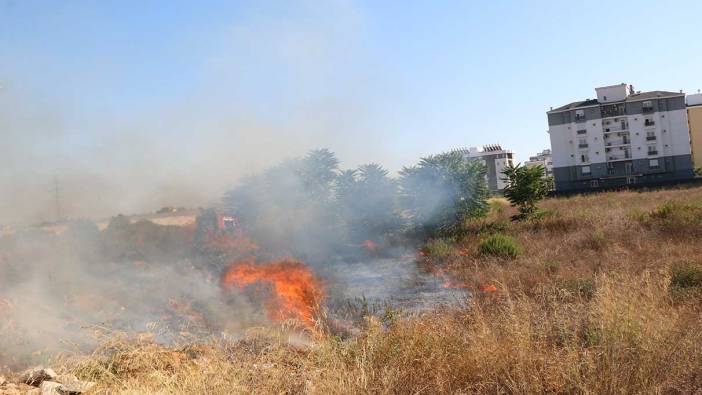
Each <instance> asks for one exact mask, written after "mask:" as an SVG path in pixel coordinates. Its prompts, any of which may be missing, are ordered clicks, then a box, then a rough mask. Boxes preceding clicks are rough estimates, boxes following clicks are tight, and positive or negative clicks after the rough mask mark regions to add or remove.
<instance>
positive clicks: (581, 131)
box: [575, 129, 587, 134]
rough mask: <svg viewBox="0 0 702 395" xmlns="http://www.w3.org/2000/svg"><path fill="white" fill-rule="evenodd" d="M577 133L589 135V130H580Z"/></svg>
mask: <svg viewBox="0 0 702 395" xmlns="http://www.w3.org/2000/svg"><path fill="white" fill-rule="evenodd" d="M575 133H577V134H585V133H587V130H585V129H580V130H578V131H577V132H575Z"/></svg>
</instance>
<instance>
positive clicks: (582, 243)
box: [66, 188, 702, 394]
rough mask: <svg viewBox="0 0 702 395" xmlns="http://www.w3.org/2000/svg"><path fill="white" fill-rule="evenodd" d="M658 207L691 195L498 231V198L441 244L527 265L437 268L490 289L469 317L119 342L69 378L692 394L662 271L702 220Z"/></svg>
mask: <svg viewBox="0 0 702 395" xmlns="http://www.w3.org/2000/svg"><path fill="white" fill-rule="evenodd" d="M664 201H673V202H678V203H680V204H682V205H696V204H698V203H700V202H702V188H693V189H681V190H665V191H654V192H612V193H603V194H597V195H589V196H576V197H571V198H559V199H549V200H547V201H545V202H544V203H543V205H542V206H543V208H544V209H546V210H549V211H550V212H551V214H550V215H547V216H545V217H544V218H542V219H541V220H538V221H530V222H523V223H517V224H508V225H505V221H508V218H509V216H510V215H511V214H513V213H512V210H511V209H510V208H508V207H505V206H504V205H503V204H500V203H499V202H496V203H495V204H493V212H492V214H491V216H490V217H489V218H488V219H487V220H484V221H481V222H480V223H474V224H468V225H467V229H466V232H465V234H464V235H463V236H461V237H458V238H457V240H453V241H452V242H453V243H454V245H455V247H456V248H461V249H462V250H463V251H469V252H470V251H475V248H476V246H477V244H478V242H479V241H480V240H481V238H482V237H484V235H485V234H486V233H490V232H496V231H499V232H503V233H506V234H508V235H510V236H511V237H513V238H514V239H516V240H517V242H518V243H519V244H520V245H521V246H522V247H523V249H524V253H523V254H521V255H519V256H518V257H517V258H515V259H512V260H503V259H498V258H492V257H486V256H483V255H479V254H477V253H473V254H470V253H469V254H446V256H445V257H443V258H442V259H440V260H438V261H440V263H437V264H441V265H445V266H446V268H447V269H448V270H449V271H450V272H451V273H453V274H454V275H455V276H456V277H458V278H459V279H460V280H461V281H463V282H465V283H467V284H471V285H472V286H473V289H475V290H478V289H479V286H480V285H481V284H486V283H489V284H494V285H496V287H497V291H496V292H487V293H483V292H479V291H476V292H475V293H474V297H473V298H472V299H471V300H470V302H469V303H468V305H467V306H466V307H465V308H447V309H444V310H441V311H435V312H432V313H430V314H425V315H422V316H413V317H399V318H395V319H394V320H392V321H390V322H385V323H381V322H379V321H377V320H375V319H373V318H369V319H368V320H367V322H366V323H365V325H364V330H363V331H362V333H361V335H359V336H356V337H353V338H350V339H346V340H342V339H339V338H337V337H334V336H332V335H322V336H319V337H318V338H317V339H315V342H314V343H313V345H312V346H309V347H299V346H291V345H290V342H289V341H288V340H287V337H286V336H287V335H286V334H285V333H284V332H276V331H263V332H261V331H259V332H257V333H252V334H249V336H247V337H245V339H244V340H242V341H236V342H229V343H225V342H220V343H212V344H206V345H190V346H183V347H175V348H171V349H168V348H164V347H160V346H157V345H153V344H149V343H130V342H127V341H116V342H113V343H107V344H106V345H105V346H104V347H103V348H101V349H100V350H98V351H96V354H95V355H94V356H92V357H89V358H82V359H80V360H78V361H75V360H74V361H70V362H67V364H66V367H67V368H68V369H70V370H72V371H73V372H74V373H75V374H77V375H79V376H80V377H82V378H85V379H90V380H95V381H97V382H98V383H99V384H98V387H97V390H96V391H97V392H98V393H128V394H129V393H183V394H186V393H187V394H192V393H210V394H220V393H221V394H229V393H318V394H330V393H331V394H342V393H343V394H346V393H403V394H404V393H406V394H419V393H426V394H432V393H510V394H531V393H563V394H566V393H568V394H570V393H582V394H634V393H636V394H638V393H651V394H677V393H680V394H684V393H699V392H700V391H702V318H701V314H700V312H701V310H702V309H701V305H702V303H701V301H702V298H700V296H699V295H700V293H699V292H697V293H696V292H678V291H677V290H675V289H673V287H672V286H671V270H672V268H673V267H676V265H686V264H688V263H691V262H692V263H696V264H699V262H700V260H701V258H702V243H699V235H700V234H702V233H701V232H699V230H702V222H700V223H697V222H695V221H689V220H688V219H680V218H678V216H676V215H673V216H669V217H666V218H667V219H666V218H663V219H661V217H657V216H655V215H654V216H651V215H650V213H654V212H655V210H656V209H658V208H659V207H660V206H661V204H662V203H663V202H664ZM678 214H679V213H678ZM683 216H684V215H683ZM671 218H672V219H671ZM675 221H682V222H681V223H682V224H684V225H685V226H686V228H685V231H684V232H681V231H674V230H675V229H677V228H676V224H677V223H676V222H675ZM698 228H699V229H698ZM671 229H672V230H673V231H671ZM446 257H448V258H446ZM430 259H431V257H430ZM438 261H437V262H438ZM695 267H697V266H695ZM691 270H692V269H691ZM682 273H687V272H684V271H683V272H682ZM685 275H687V274H685ZM695 278H696V277H694V276H693V275H688V277H687V278H686V280H685V281H687V282H684V281H683V280H681V281H680V284H683V285H685V286H689V284H690V282H691V281H692V283H693V285H694V281H696V280H695ZM693 288H694V287H693Z"/></svg>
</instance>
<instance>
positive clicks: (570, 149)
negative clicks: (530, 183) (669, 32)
mask: <svg viewBox="0 0 702 395" xmlns="http://www.w3.org/2000/svg"><path fill="white" fill-rule="evenodd" d="M595 91H596V92H597V99H588V100H582V101H577V102H574V103H570V104H566V105H565V106H562V107H559V108H556V109H551V111H548V112H547V115H548V125H549V131H548V133H549V135H550V138H551V150H552V155H553V175H554V178H555V183H556V189H557V190H577V189H588V188H599V187H616V186H621V185H627V184H636V183H656V182H665V181H671V180H680V179H688V178H691V177H693V170H692V160H691V153H690V135H689V132H688V122H687V111H686V110H685V95H684V94H683V93H682V92H679V93H678V92H666V91H652V92H643V93H642V92H640V91H639V92H634V89H633V87H632V86H631V85H628V86H627V85H626V84H621V85H612V86H605V87H601V88H596V89H595Z"/></svg>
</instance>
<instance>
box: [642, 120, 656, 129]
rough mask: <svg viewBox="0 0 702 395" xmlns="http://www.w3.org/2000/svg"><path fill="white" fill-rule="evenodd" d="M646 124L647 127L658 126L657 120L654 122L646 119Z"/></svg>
mask: <svg viewBox="0 0 702 395" xmlns="http://www.w3.org/2000/svg"><path fill="white" fill-rule="evenodd" d="M644 126H646V127H649V126H656V122H654V121H653V120H650V119H647V120H646V121H644Z"/></svg>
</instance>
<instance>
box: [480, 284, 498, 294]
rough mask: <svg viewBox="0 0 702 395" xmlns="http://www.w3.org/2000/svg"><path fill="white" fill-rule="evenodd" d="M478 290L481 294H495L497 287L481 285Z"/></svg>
mask: <svg viewBox="0 0 702 395" xmlns="http://www.w3.org/2000/svg"><path fill="white" fill-rule="evenodd" d="M480 290H481V291H483V292H497V287H496V286H495V285H494V284H482V285H481V286H480Z"/></svg>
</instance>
